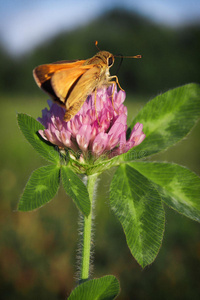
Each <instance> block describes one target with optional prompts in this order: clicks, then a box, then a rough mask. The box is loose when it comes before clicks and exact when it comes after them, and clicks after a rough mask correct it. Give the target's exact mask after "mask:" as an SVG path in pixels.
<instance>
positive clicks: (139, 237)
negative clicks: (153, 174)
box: [110, 164, 165, 267]
mask: <svg viewBox="0 0 200 300" xmlns="http://www.w3.org/2000/svg"><path fill="white" fill-rule="evenodd" d="M110 204H111V208H112V210H113V211H114V213H115V214H116V216H117V217H118V219H119V221H120V222H121V224H122V226H123V229H124V233H125V235H126V240H127V244H128V247H129V248H130V251H131V253H132V255H133V256H134V257H135V259H136V260H137V261H138V263H139V264H140V265H141V266H142V267H145V266H146V265H148V264H150V263H152V262H153V260H154V259H155V258H156V255H157V253H158V251H159V248H160V246H161V242H162V237H163V233H164V221H165V220H164V210H163V207H162V202H161V198H160V196H159V194H158V192H157V190H156V189H155V188H154V186H153V184H152V183H151V181H149V180H148V179H147V178H146V177H144V176H143V175H141V174H140V173H139V172H138V171H136V170H135V169H133V168H132V167H131V166H129V165H128V164H124V165H121V166H120V167H119V168H118V169H117V171H116V173H115V174H114V177H113V180H112V182H111V187H110Z"/></svg>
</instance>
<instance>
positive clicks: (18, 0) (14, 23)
mask: <svg viewBox="0 0 200 300" xmlns="http://www.w3.org/2000/svg"><path fill="white" fill-rule="evenodd" d="M116 6H120V7H122V6H123V7H124V8H127V9H129V10H135V11H136V12H139V13H141V14H143V15H145V16H147V17H149V18H151V19H153V20H154V21H155V22H158V23H164V24H167V25H170V26H180V25H182V24H185V23H190V22H194V21H197V20H199V22H200V0H121V1H119V0H72V1H69V0H48V1H47V0H34V1H30V0H4V1H0V41H1V42H3V44H4V45H5V47H6V48H7V49H8V51H9V52H11V53H13V54H22V53H24V52H26V51H28V50H29V49H31V48H32V47H34V46H36V45H37V44H39V43H41V42H42V41H43V40H45V39H47V38H49V37H51V36H53V35H55V34H57V33H58V32H59V31H61V30H71V29H73V28H75V27H77V26H80V25H82V24H85V23H86V22H88V21H90V20H92V19H95V18H96V17H98V16H99V15H100V14H102V13H103V12H104V11H105V10H107V9H110V8H112V7H116Z"/></svg>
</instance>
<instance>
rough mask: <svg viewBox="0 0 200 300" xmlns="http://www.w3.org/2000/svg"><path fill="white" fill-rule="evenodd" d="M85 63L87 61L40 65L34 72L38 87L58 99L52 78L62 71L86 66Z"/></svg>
mask: <svg viewBox="0 0 200 300" xmlns="http://www.w3.org/2000/svg"><path fill="white" fill-rule="evenodd" d="M84 62H85V60H76V61H61V62H56V63H52V64H46V65H40V66H38V67H36V68H35V69H34V70H33V77H34V79H35V81H36V83H37V85H38V86H39V87H40V88H41V89H43V90H44V91H45V92H47V93H48V94H49V95H50V96H51V97H52V98H53V99H54V100H55V99H56V98H58V97H57V95H56V93H55V91H54V89H53V88H52V85H51V78H52V76H53V75H54V74H55V73H57V72H59V71H62V70H70V69H73V68H79V67H81V66H82V65H83V64H84Z"/></svg>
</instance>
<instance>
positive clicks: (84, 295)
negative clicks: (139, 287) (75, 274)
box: [68, 275, 120, 300]
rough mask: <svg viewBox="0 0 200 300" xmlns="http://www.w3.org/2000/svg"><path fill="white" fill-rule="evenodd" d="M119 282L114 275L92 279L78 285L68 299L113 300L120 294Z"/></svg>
mask: <svg viewBox="0 0 200 300" xmlns="http://www.w3.org/2000/svg"><path fill="white" fill-rule="evenodd" d="M119 290H120V287H119V282H118V280H117V279H116V278H115V277H114V276H112V275H107V276H104V277H101V278H97V279H92V280H89V281H86V282H84V283H82V284H81V285H79V286H77V287H76V288H75V289H74V290H73V291H72V293H71V295H70V296H69V298H68V300H112V299H115V298H116V296H117V295H118V294H119Z"/></svg>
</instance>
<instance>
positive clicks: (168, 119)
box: [123, 84, 200, 161]
mask: <svg viewBox="0 0 200 300" xmlns="http://www.w3.org/2000/svg"><path fill="white" fill-rule="evenodd" d="M199 117H200V86H199V85H197V84H187V85H185V86H182V87H179V88H176V89H173V90H170V91H168V92H166V93H164V94H162V95H159V96H157V97H156V98H154V99H153V100H151V101H150V102H148V103H147V104H146V105H145V106H144V108H143V109H142V110H141V111H140V112H139V114H138V115H137V117H136V118H135V120H134V121H133V122H132V124H131V126H130V127H131V129H132V128H133V127H134V125H135V124H136V123H137V122H140V123H142V124H143V131H144V133H145V134H146V138H145V140H144V141H143V142H142V143H141V144H140V145H138V146H137V147H136V148H133V149H132V150H130V151H128V152H127V154H125V155H124V158H123V159H124V161H131V160H135V159H138V158H141V156H143V157H145V156H149V155H152V154H155V153H157V152H160V151H162V150H164V149H166V148H168V147H170V146H172V145H173V144H175V143H177V142H178V141H179V140H181V139H182V138H183V137H185V136H186V135H187V134H188V133H189V132H190V130H191V129H192V127H193V126H194V125H195V123H196V122H197V120H198V119H199Z"/></svg>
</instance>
